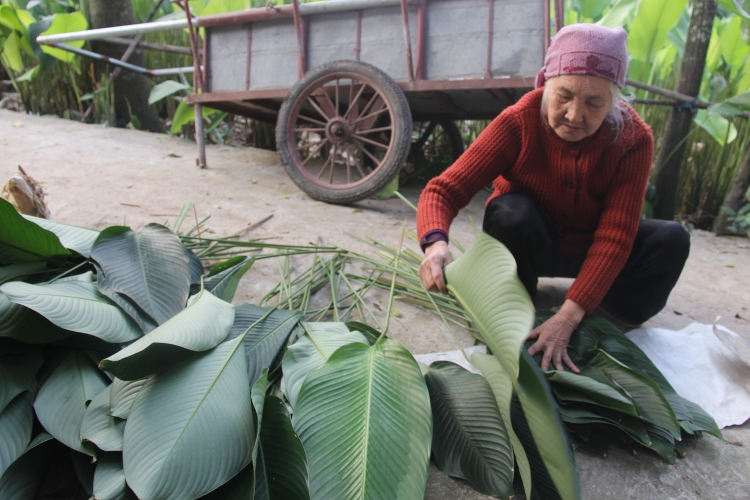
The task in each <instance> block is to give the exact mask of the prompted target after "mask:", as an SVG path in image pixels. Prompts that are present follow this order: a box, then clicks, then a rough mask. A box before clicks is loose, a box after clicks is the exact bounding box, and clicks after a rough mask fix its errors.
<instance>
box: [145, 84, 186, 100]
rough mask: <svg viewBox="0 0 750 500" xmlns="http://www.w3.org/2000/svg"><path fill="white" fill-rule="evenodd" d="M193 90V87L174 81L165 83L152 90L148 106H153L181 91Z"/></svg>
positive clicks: (155, 86)
mask: <svg viewBox="0 0 750 500" xmlns="http://www.w3.org/2000/svg"><path fill="white" fill-rule="evenodd" d="M192 88H193V87H192V86H191V85H186V84H184V83H181V82H176V81H174V80H166V81H163V82H161V83H159V84H156V85H154V87H153V88H152V89H151V94H150V95H149V96H148V104H149V105H151V104H154V103H156V102H159V101H161V100H162V99H164V98H165V97H168V96H171V95H172V94H176V93H177V92H179V91H180V90H188V89H192Z"/></svg>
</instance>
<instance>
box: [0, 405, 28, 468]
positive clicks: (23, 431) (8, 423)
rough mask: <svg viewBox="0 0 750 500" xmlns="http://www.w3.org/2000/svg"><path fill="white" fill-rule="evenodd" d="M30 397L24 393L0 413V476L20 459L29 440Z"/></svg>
mask: <svg viewBox="0 0 750 500" xmlns="http://www.w3.org/2000/svg"><path fill="white" fill-rule="evenodd" d="M31 400H32V396H31V393H29V392H24V393H23V394H20V395H18V396H16V398H15V399H13V401H11V402H10V403H9V404H8V406H6V407H5V409H4V410H2V411H0V476H2V475H3V473H4V472H5V470H6V469H7V468H8V467H10V464H12V463H13V462H15V460H16V459H17V458H18V457H20V456H21V455H22V454H23V452H24V450H25V449H26V446H28V444H29V441H30V440H31V426H32V425H33V423H34V415H33V412H32V410H31Z"/></svg>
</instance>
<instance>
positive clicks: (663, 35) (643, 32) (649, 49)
mask: <svg viewBox="0 0 750 500" xmlns="http://www.w3.org/2000/svg"><path fill="white" fill-rule="evenodd" d="M685 5H687V0H648V1H645V2H641V4H640V7H639V8H638V14H636V16H635V19H634V20H633V23H632V24H631V26H630V33H629V34H628V52H629V53H630V55H631V56H632V57H633V58H634V59H638V60H640V61H644V62H646V61H650V60H651V58H652V57H653V56H654V54H656V53H657V52H658V51H659V50H661V48H662V47H663V46H664V44H665V43H666V41H667V33H669V30H671V29H672V28H673V27H674V25H675V24H677V21H679V20H680V15H681V14H682V11H683V10H684V9H685ZM646 76H648V75H646Z"/></svg>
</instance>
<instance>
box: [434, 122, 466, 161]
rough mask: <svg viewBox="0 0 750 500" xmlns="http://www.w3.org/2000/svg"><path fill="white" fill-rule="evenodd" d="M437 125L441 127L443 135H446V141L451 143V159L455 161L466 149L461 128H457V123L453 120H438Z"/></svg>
mask: <svg viewBox="0 0 750 500" xmlns="http://www.w3.org/2000/svg"><path fill="white" fill-rule="evenodd" d="M438 125H440V126H441V127H443V130H445V135H447V136H448V142H449V143H450V145H451V159H452V160H453V161H454V162H455V161H456V160H458V157H459V156H461V155H462V154H464V151H465V150H466V145H465V144H464V137H463V136H462V135H461V129H460V128H458V125H456V122H455V121H453V120H438Z"/></svg>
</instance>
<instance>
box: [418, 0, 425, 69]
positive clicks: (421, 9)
mask: <svg viewBox="0 0 750 500" xmlns="http://www.w3.org/2000/svg"><path fill="white" fill-rule="evenodd" d="M426 45H427V0H419V6H418V7H417V80H424V67H425V58H424V57H425V48H426Z"/></svg>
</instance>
